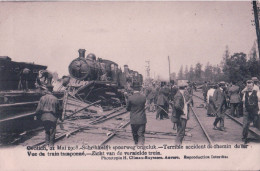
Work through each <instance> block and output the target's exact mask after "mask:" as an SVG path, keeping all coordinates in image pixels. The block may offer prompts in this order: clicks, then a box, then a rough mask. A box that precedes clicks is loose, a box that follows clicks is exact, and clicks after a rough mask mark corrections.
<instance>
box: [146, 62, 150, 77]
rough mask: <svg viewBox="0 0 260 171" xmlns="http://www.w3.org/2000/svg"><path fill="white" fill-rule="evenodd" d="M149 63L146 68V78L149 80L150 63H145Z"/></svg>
mask: <svg viewBox="0 0 260 171" xmlns="http://www.w3.org/2000/svg"><path fill="white" fill-rule="evenodd" d="M145 62H146V63H147V65H146V66H145V68H146V76H147V79H150V61H145Z"/></svg>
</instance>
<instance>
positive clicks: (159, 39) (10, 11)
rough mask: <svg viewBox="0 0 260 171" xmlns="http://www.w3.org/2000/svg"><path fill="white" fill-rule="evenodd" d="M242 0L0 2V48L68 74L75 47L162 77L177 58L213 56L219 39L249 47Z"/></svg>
mask: <svg viewBox="0 0 260 171" xmlns="http://www.w3.org/2000/svg"><path fill="white" fill-rule="evenodd" d="M253 19H254V18H253V14H252V4H251V3H250V2H248V1H246V2H205V1H204V2H177V1H176V2H0V56H9V57H11V58H12V60H13V61H24V62H34V63H37V64H42V65H47V66H48V69H49V70H50V71H52V72H54V71H56V72H58V74H59V76H60V77H61V76H62V75H67V74H68V66H69V64H70V62H71V61H72V60H73V59H75V58H77V57H78V49H80V48H84V49H86V53H87V54H88V53H94V54H96V56H97V57H100V58H103V59H109V60H112V61H114V62H116V63H118V64H119V66H121V67H122V68H123V65H124V64H128V65H129V67H130V68H131V69H133V70H136V71H138V72H139V73H141V74H143V75H144V76H145V65H146V63H145V61H147V60H149V61H150V68H151V72H150V73H151V76H155V77H156V78H157V77H158V76H159V77H160V78H162V79H167V78H169V75H168V72H169V71H168V56H169V57H170V61H171V63H170V64H171V71H172V72H176V73H177V72H178V71H179V69H180V67H181V65H183V66H184V68H185V66H186V65H188V66H190V65H193V66H195V64H196V63H197V62H200V63H202V64H203V66H205V65H206V64H207V62H210V63H211V64H218V63H220V61H221V59H222V56H223V53H224V51H225V47H226V46H228V47H229V50H230V52H231V54H232V53H235V52H244V53H246V54H248V53H249V51H250V49H251V48H252V46H253V43H254V41H255V40H256V33H255V27H254V26H252V22H251V20H253Z"/></svg>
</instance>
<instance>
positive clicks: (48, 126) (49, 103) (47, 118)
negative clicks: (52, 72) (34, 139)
mask: <svg viewBox="0 0 260 171" xmlns="http://www.w3.org/2000/svg"><path fill="white" fill-rule="evenodd" d="M46 87H47V89H48V91H47V92H46V94H45V95H44V96H42V97H41V99H40V101H39V103H38V106H37V109H36V116H37V117H38V118H41V120H42V123H43V126H44V129H45V143H46V145H49V146H53V145H54V140H55V133H56V125H57V120H58V118H59V119H60V120H61V113H62V110H61V107H60V104H59V101H58V99H57V98H56V97H55V96H54V95H53V94H52V91H53V86H52V85H47V86H46Z"/></svg>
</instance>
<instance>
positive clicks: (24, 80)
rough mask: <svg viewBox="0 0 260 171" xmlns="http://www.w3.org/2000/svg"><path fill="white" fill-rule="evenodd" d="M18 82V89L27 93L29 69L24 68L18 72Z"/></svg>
mask: <svg viewBox="0 0 260 171" xmlns="http://www.w3.org/2000/svg"><path fill="white" fill-rule="evenodd" d="M19 75H20V80H19V84H18V89H19V90H22V89H23V90H26V91H28V90H29V88H28V79H29V75H30V69H28V68H24V69H22V70H21V72H20V74H19Z"/></svg>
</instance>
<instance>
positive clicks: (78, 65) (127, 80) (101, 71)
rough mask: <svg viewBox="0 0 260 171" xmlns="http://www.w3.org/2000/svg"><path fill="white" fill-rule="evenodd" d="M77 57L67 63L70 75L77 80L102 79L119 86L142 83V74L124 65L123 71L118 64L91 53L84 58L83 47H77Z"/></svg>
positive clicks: (133, 85)
mask: <svg viewBox="0 0 260 171" xmlns="http://www.w3.org/2000/svg"><path fill="white" fill-rule="evenodd" d="M78 52H79V57H78V58H76V59H74V60H73V61H72V62H71V63H70V65H69V73H70V76H71V77H73V78H75V79H77V80H81V81H82V80H84V81H93V80H95V81H103V82H111V83H112V84H116V85H117V86H118V87H119V88H122V87H124V88H126V86H130V87H139V86H141V85H142V83H143V76H142V75H141V74H139V73H138V72H137V71H133V70H130V69H129V68H128V65H124V71H123V72H122V70H121V68H118V64H117V63H115V62H113V61H110V60H105V59H101V58H98V59H97V58H96V56H95V55H94V54H92V53H90V54H88V55H87V57H86V58H85V52H86V50H85V49H79V50H78Z"/></svg>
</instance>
